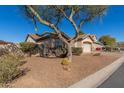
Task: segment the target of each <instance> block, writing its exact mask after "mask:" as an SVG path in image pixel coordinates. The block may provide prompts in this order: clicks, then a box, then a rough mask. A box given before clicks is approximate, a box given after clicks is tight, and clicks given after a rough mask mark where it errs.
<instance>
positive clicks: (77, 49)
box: [72, 47, 82, 56]
mask: <svg viewBox="0 0 124 93" xmlns="http://www.w3.org/2000/svg"><path fill="white" fill-rule="evenodd" d="M72 54H74V55H79V56H80V55H81V54H82V47H72Z"/></svg>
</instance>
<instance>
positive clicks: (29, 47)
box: [20, 42, 36, 56]
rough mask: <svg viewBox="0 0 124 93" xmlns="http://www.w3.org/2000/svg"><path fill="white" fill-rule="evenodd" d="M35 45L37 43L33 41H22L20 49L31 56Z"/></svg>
mask: <svg viewBox="0 0 124 93" xmlns="http://www.w3.org/2000/svg"><path fill="white" fill-rule="evenodd" d="M35 47H36V44H34V43H31V42H22V43H20V49H21V50H22V51H23V52H24V53H29V55H30V56H31V54H33V53H34V49H35Z"/></svg>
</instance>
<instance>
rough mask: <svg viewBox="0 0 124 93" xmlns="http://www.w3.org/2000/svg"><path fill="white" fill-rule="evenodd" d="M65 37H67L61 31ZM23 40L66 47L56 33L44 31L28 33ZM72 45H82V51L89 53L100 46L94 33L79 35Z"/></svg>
mask: <svg viewBox="0 0 124 93" xmlns="http://www.w3.org/2000/svg"><path fill="white" fill-rule="evenodd" d="M62 35H63V37H64V38H65V39H67V40H68V39H69V37H68V36H67V35H66V34H64V33H62ZM25 42H33V43H37V44H44V45H45V46H47V45H49V46H51V47H56V46H62V47H67V45H66V44H65V43H64V42H63V41H61V40H60V39H59V38H58V36H57V35H56V34H50V33H48V32H45V33H44V34H42V35H38V34H28V35H27V37H26V40H25ZM72 47H82V50H83V53H91V52H93V51H95V50H96V48H102V44H100V43H99V42H98V41H97V39H96V36H95V35H86V34H84V35H80V36H79V38H78V39H77V40H76V42H75V43H74V44H73V45H72Z"/></svg>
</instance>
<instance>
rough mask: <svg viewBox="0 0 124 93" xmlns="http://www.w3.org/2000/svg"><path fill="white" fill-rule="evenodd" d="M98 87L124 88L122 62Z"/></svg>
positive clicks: (123, 66)
mask: <svg viewBox="0 0 124 93" xmlns="http://www.w3.org/2000/svg"><path fill="white" fill-rule="evenodd" d="M98 88H124V64H122V65H121V66H120V68H118V70H117V71H115V72H114V73H113V74H112V76H110V77H109V78H108V79H107V80H106V81H105V82H104V83H103V84H101V85H100V86H99V87H98Z"/></svg>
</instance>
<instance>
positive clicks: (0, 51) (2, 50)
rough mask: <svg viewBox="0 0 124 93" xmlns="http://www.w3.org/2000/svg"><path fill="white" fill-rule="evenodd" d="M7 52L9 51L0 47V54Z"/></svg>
mask: <svg viewBox="0 0 124 93" xmlns="http://www.w3.org/2000/svg"><path fill="white" fill-rule="evenodd" d="M8 53H9V51H8V50H7V49H4V48H1V49H0V56H2V55H5V54H8Z"/></svg>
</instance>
